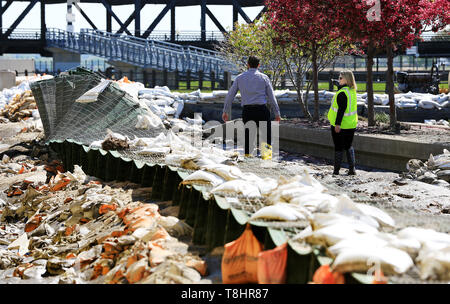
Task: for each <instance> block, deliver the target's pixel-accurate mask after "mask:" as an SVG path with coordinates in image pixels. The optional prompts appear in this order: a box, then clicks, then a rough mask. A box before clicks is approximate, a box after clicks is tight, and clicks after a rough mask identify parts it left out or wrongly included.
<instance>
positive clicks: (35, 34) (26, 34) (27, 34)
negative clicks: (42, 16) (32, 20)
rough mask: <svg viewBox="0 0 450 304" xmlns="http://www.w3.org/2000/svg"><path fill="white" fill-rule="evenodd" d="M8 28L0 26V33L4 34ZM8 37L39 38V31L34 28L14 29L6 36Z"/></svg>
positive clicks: (18, 38)
mask: <svg viewBox="0 0 450 304" xmlns="http://www.w3.org/2000/svg"><path fill="white" fill-rule="evenodd" d="M8 30H9V28H0V33H1V34H2V35H4V34H5V33H6V32H7V31H8ZM8 39H17V40H40V39H41V32H40V31H37V30H36V29H25V28H20V29H14V31H12V32H11V34H10V35H9V36H8Z"/></svg>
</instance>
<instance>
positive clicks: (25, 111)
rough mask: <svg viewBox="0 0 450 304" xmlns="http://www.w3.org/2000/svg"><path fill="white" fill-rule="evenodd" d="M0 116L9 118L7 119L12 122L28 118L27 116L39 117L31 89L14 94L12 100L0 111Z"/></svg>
mask: <svg viewBox="0 0 450 304" xmlns="http://www.w3.org/2000/svg"><path fill="white" fill-rule="evenodd" d="M0 116H3V117H5V118H7V119H9V121H12V122H16V121H20V120H23V119H28V118H29V117H35V118H39V111H38V110H37V105H36V101H35V100H34V97H33V94H32V92H31V90H27V91H25V92H23V93H22V94H20V95H19V94H18V95H16V96H15V97H14V98H13V99H12V101H11V102H10V103H9V104H7V105H6V106H5V108H4V109H3V110H1V111H0Z"/></svg>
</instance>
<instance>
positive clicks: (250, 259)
mask: <svg viewBox="0 0 450 304" xmlns="http://www.w3.org/2000/svg"><path fill="white" fill-rule="evenodd" d="M224 247H225V252H224V254H223V257H222V283H224V284H248V283H258V254H259V253H260V252H261V251H262V250H263V246H262V244H261V243H260V242H259V241H258V239H257V238H256V237H255V236H254V235H253V232H252V229H251V226H250V225H249V224H247V226H246V227H245V230H244V232H243V233H242V235H241V236H240V237H239V238H238V239H236V240H234V241H232V242H230V243H227V244H225V246H224Z"/></svg>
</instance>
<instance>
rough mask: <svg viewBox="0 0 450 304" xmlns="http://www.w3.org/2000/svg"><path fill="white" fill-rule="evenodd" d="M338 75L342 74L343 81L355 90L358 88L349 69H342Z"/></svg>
mask: <svg viewBox="0 0 450 304" xmlns="http://www.w3.org/2000/svg"><path fill="white" fill-rule="evenodd" d="M339 75H340V76H342V78H344V79H345V81H346V82H347V85H348V86H349V87H350V88H352V89H355V90H358V86H357V85H356V81H355V75H353V72H352V71H350V70H343V71H341V72H340V73H339Z"/></svg>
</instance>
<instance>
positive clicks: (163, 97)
mask: <svg viewBox="0 0 450 304" xmlns="http://www.w3.org/2000/svg"><path fill="white" fill-rule="evenodd" d="M138 98H139V100H140V101H141V102H144V103H145V104H146V105H147V106H148V108H149V109H150V110H151V111H152V112H153V113H154V114H156V115H158V116H159V117H160V118H161V119H167V118H168V117H175V118H178V117H179V116H180V114H181V112H182V111H183V107H184V102H185V101H184V100H183V99H182V98H180V96H179V95H178V94H175V93H172V92H170V89H169V88H168V87H166V86H165V87H159V86H156V87H155V88H152V89H145V88H144V89H140V90H139V91H138Z"/></svg>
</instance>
